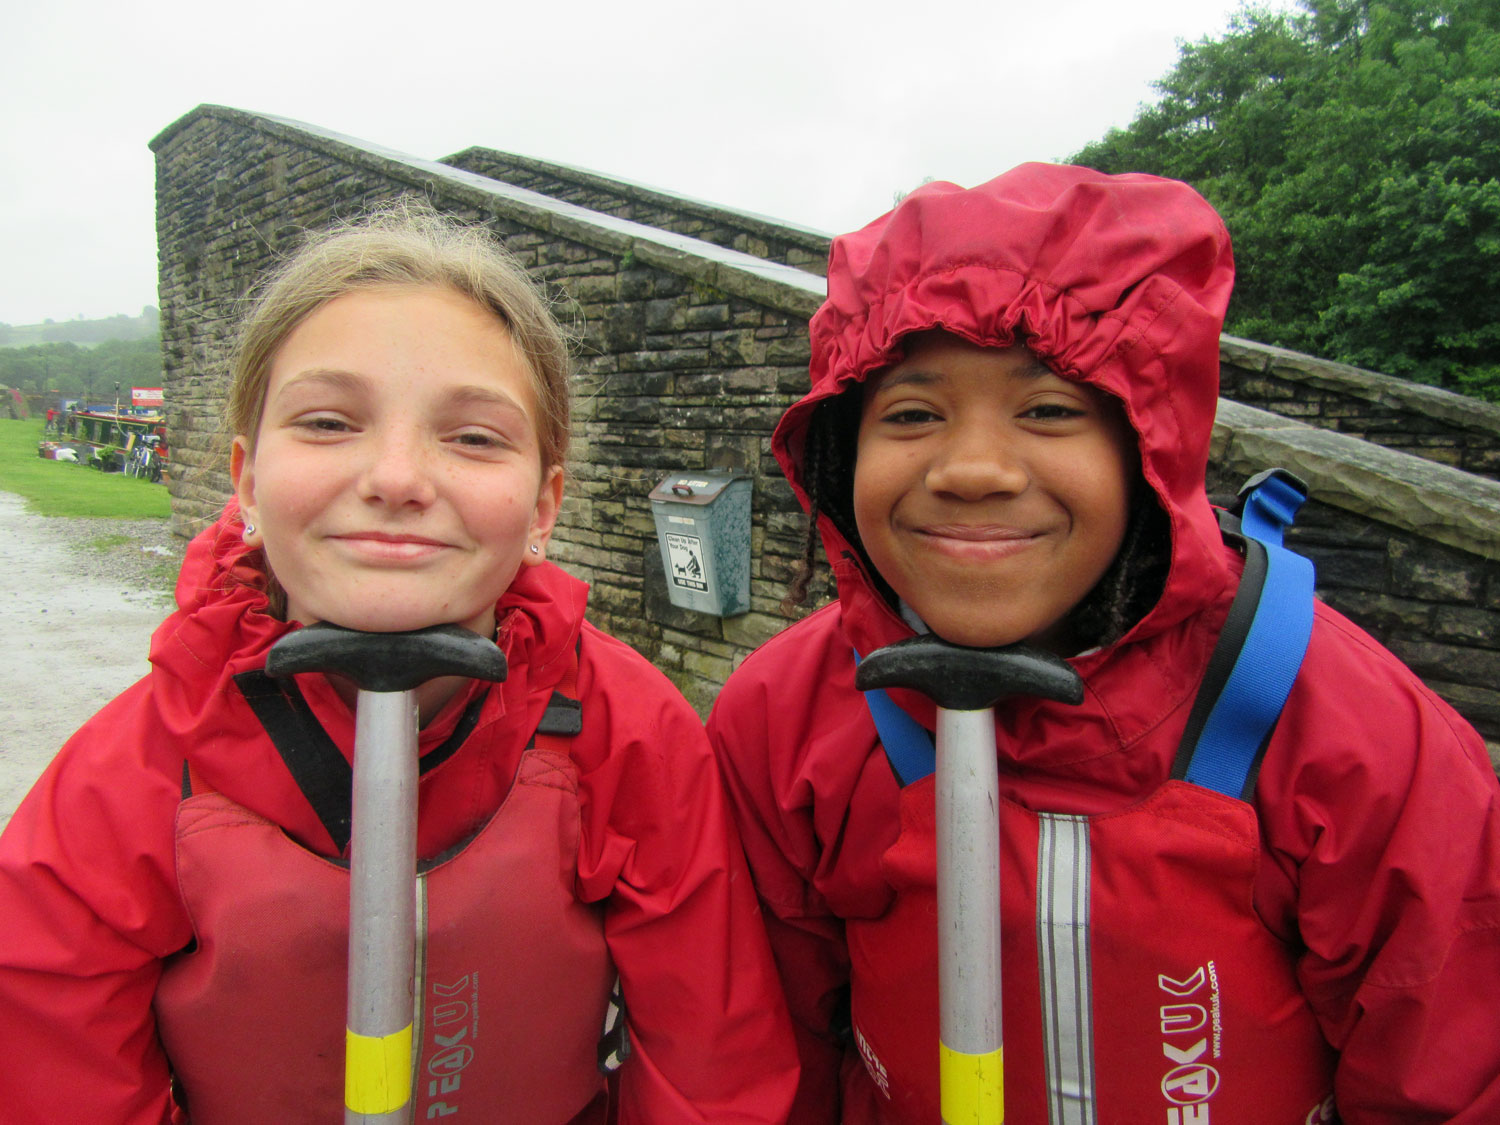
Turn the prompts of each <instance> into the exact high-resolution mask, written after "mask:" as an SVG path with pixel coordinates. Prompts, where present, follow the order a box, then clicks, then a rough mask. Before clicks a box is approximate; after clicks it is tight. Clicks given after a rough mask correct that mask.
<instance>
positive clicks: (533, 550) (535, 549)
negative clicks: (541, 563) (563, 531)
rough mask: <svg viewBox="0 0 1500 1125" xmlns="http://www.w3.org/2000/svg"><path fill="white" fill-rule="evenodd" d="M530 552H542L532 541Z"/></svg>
mask: <svg viewBox="0 0 1500 1125" xmlns="http://www.w3.org/2000/svg"><path fill="white" fill-rule="evenodd" d="M531 553H532V554H533V555H540V554H541V553H542V549H541V548H540V547H538V546H537V545H536V544H535V543H533V544H532V545H531Z"/></svg>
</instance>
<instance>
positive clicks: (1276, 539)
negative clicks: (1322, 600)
mask: <svg viewBox="0 0 1500 1125" xmlns="http://www.w3.org/2000/svg"><path fill="white" fill-rule="evenodd" d="M1240 495H1241V498H1242V500H1243V508H1242V510H1241V514H1240V521H1239V529H1238V531H1239V534H1240V535H1241V536H1243V537H1244V540H1245V573H1244V576H1243V577H1242V578H1241V580H1240V588H1239V591H1238V592H1237V593H1236V594H1235V598H1234V602H1233V603H1232V604H1231V606H1230V610H1229V618H1228V620H1227V621H1226V622H1225V625H1224V630H1223V632H1222V633H1221V634H1220V635H1219V640H1218V642H1217V644H1216V645H1215V646H1214V651H1213V655H1212V657H1210V659H1209V666H1208V671H1207V672H1206V673H1205V675H1204V678H1203V684H1202V686H1201V687H1200V688H1199V689H1198V697H1197V699H1196V700H1195V701H1194V703H1193V710H1192V712H1191V713H1190V715H1189V717H1188V725H1187V730H1186V731H1185V732H1184V733H1183V738H1182V743H1181V744H1180V746H1179V748H1178V757H1177V763H1176V765H1175V766H1174V768H1173V771H1172V776H1174V777H1180V778H1183V779H1185V780H1187V781H1190V782H1192V783H1193V784H1194V785H1202V786H1204V787H1205V788H1208V789H1213V790H1215V791H1216V792H1219V793H1223V794H1225V795H1227V796H1230V797H1238V798H1241V799H1243V800H1249V799H1250V795H1251V793H1252V791H1253V790H1254V787H1255V776H1254V775H1255V771H1256V769H1257V768H1258V767H1259V765H1260V759H1261V757H1262V755H1263V754H1264V753H1265V748H1266V744H1267V743H1268V742H1269V740H1270V736H1271V731H1272V730H1273V729H1274V728H1275V726H1276V720H1277V719H1278V718H1279V717H1280V715H1281V709H1282V707H1283V706H1285V704H1286V699H1287V696H1288V695H1289V694H1291V690H1292V683H1293V681H1294V680H1296V678H1297V672H1298V670H1299V669H1300V668H1301V667H1302V658H1303V656H1304V655H1306V653H1307V642H1308V640H1309V638H1310V637H1311V636H1312V623H1313V565H1312V563H1311V562H1310V561H1309V560H1308V559H1305V558H1303V557H1302V556H1301V555H1299V554H1296V553H1295V552H1293V551H1290V550H1288V549H1287V548H1286V547H1284V546H1282V535H1283V533H1284V531H1285V529H1286V528H1287V527H1289V526H1291V523H1292V521H1293V520H1294V519H1295V518H1296V515H1297V511H1298V509H1300V508H1301V507H1302V504H1303V501H1305V500H1306V499H1307V487H1306V486H1305V485H1304V484H1303V483H1302V482H1301V481H1299V480H1298V479H1297V478H1296V477H1294V476H1293V475H1292V474H1291V473H1288V472H1286V471H1285V470H1284V469H1271V470H1268V471H1267V472H1265V473H1261V474H1259V475H1258V476H1256V477H1253V478H1251V480H1249V481H1248V482H1247V483H1246V485H1245V487H1244V489H1242V490H1241V493H1240ZM1229 532H1230V534H1234V529H1233V527H1232V526H1231V527H1230V529H1229Z"/></svg>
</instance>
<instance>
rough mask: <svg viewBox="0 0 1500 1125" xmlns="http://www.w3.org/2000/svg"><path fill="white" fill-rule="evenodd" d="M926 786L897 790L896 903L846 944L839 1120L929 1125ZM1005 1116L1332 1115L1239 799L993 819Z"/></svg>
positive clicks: (1325, 1118)
mask: <svg viewBox="0 0 1500 1125" xmlns="http://www.w3.org/2000/svg"><path fill="white" fill-rule="evenodd" d="M933 786H934V780H933V778H932V776H931V775H929V776H928V777H926V778H923V779H922V780H920V781H917V782H915V783H913V784H911V785H909V786H907V787H906V788H905V789H903V790H902V792H901V834H900V836H899V837H898V838H897V840H896V842H895V844H893V845H892V846H891V847H890V849H889V850H888V851H887V852H886V853H885V855H884V857H883V860H882V870H883V873H884V875H885V878H886V879H887V880H888V881H889V883H890V885H891V886H892V888H894V890H895V893H896V898H895V901H894V902H893V904H892V905H891V907H890V909H889V910H888V911H886V913H885V914H883V915H882V916H881V917H879V918H877V919H871V920H857V919H849V920H848V922H847V924H846V933H847V937H848V944H849V956H850V962H851V968H850V979H851V994H852V1016H853V1024H854V1036H855V1043H856V1046H857V1047H858V1049H859V1052H860V1055H861V1057H862V1058H863V1060H864V1064H865V1066H864V1069H863V1071H861V1070H858V1069H852V1070H851V1069H848V1068H846V1071H845V1086H846V1089H845V1094H844V1118H843V1120H844V1121H845V1122H846V1123H855V1122H857V1123H862V1125H863V1123H869V1122H883V1123H884V1122H890V1123H897V1122H899V1123H907V1122H911V1123H922V1125H929V1123H931V1122H934V1121H939V1120H941V1117H940V1114H939V1095H938V1009H937V995H938V982H937V944H936V920H937V895H936V860H935V826H934V796H933V794H934V788H933ZM1000 824H1001V831H1000V835H1001V867H1002V871H1003V872H1004V876H1003V878H1002V886H1001V904H1002V905H1001V925H1002V937H1001V959H1002V966H1003V974H1004V976H1003V989H1002V1003H1003V1008H1004V1010H1003V1013H1002V1022H1003V1035H1004V1060H1005V1063H1004V1065H1005V1120H1006V1123H1007V1125H1044V1123H1051V1125H1064V1123H1077V1125H1092V1123H1096V1122H1105V1121H1130V1122H1142V1123H1148V1122H1157V1123H1161V1125H1213V1123H1215V1122H1218V1123H1227V1122H1249V1121H1254V1122H1257V1123H1262V1122H1264V1123H1268V1125H1269V1123H1282V1122H1285V1123H1288V1125H1292V1123H1295V1125H1328V1123H1330V1122H1334V1121H1336V1120H1337V1117H1336V1114H1335V1110H1334V1105H1333V1099H1332V1090H1333V1064H1334V1056H1333V1053H1332V1051H1331V1050H1330V1048H1329V1047H1328V1045H1327V1043H1326V1041H1325V1040H1324V1039H1323V1036H1322V1034H1321V1033H1320V1032H1319V1029H1318V1026H1317V1023H1316V1020H1315V1019H1314V1016H1313V1013H1312V1011H1311V1009H1310V1008H1309V1007H1308V1005H1307V1003H1306V1001H1305V1000H1304V998H1303V996H1302V993H1301V991H1300V990H1299V989H1298V986H1297V981H1296V979H1295V976H1294V972H1293V952H1292V950H1291V949H1290V948H1289V947H1288V946H1287V945H1286V944H1284V943H1283V942H1282V941H1280V940H1279V939H1278V938H1277V937H1276V936H1275V935H1274V934H1272V933H1271V932H1270V931H1269V930H1267V928H1266V927H1265V925H1264V924H1263V923H1262V922H1261V921H1260V919H1259V918H1258V916H1257V915H1256V913H1255V910H1254V908H1253V906H1252V889H1253V883H1254V879H1255V870H1256V864H1257V860H1258V850H1259V845H1258V837H1257V831H1256V818H1255V811H1254V809H1253V808H1252V807H1251V805H1250V804H1248V803H1246V802H1244V801H1238V800H1234V799H1232V798H1229V797H1225V796H1222V795H1220V794H1218V793H1215V792H1212V791H1210V790H1208V789H1204V788H1200V787H1198V786H1195V785H1191V784H1188V783H1186V782H1182V781H1168V782H1167V783H1166V784H1165V785H1164V786H1162V788H1161V789H1159V790H1157V792H1156V793H1154V794H1153V795H1152V796H1151V797H1149V798H1147V799H1146V800H1144V801H1142V802H1140V803H1138V804H1135V805H1132V806H1130V807H1128V808H1125V809H1123V810H1120V811H1118V812H1114V813H1109V814H1105V815H1098V816H1071V815H1067V816H1064V815H1057V814H1048V813H1037V812H1034V811H1032V810H1029V809H1025V808H1022V807H1020V806H1018V805H1014V804H1012V803H1009V802H1006V803H1005V804H1004V805H1003V807H1002V809H1001V817H1000Z"/></svg>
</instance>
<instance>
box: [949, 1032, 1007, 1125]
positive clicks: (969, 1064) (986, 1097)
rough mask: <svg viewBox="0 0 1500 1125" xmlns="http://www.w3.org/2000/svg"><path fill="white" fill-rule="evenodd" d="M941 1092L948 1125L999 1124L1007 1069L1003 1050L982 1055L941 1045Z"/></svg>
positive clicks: (1003, 1112) (1003, 1103)
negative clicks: (1002, 1059)
mask: <svg viewBox="0 0 1500 1125" xmlns="http://www.w3.org/2000/svg"><path fill="white" fill-rule="evenodd" d="M938 1051H939V1052H940V1054H941V1067H942V1069H941V1071H940V1072H939V1079H938V1081H939V1091H940V1097H941V1098H942V1107H943V1120H944V1121H945V1122H946V1123H947V1125H999V1123H1000V1122H1002V1121H1004V1120H1005V1066H1004V1063H1003V1062H1002V1061H1001V1058H1000V1048H999V1047H996V1048H995V1049H994V1050H993V1051H986V1052H985V1053H984V1054H982V1055H970V1054H966V1053H965V1052H963V1051H955V1050H953V1049H952V1048H951V1047H949V1046H948V1045H947V1044H946V1043H939V1044H938Z"/></svg>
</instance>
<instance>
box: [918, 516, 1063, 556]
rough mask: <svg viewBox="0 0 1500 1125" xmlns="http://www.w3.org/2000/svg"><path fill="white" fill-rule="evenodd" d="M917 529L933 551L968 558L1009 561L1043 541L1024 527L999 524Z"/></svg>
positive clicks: (946, 525)
mask: <svg viewBox="0 0 1500 1125" xmlns="http://www.w3.org/2000/svg"><path fill="white" fill-rule="evenodd" d="M914 530H915V531H916V533H917V535H918V536H920V537H921V538H922V540H923V542H925V543H927V545H928V546H929V547H931V548H932V549H934V550H936V551H938V552H939V553H941V554H946V555H953V556H955V557H957V558H964V559H1002V558H1009V557H1010V556H1011V555H1015V554H1019V553H1020V552H1022V551H1024V550H1026V549H1027V548H1028V547H1030V546H1032V545H1033V544H1035V543H1036V542H1037V540H1038V539H1039V538H1040V536H1039V535H1038V534H1037V533H1035V532H1031V531H1026V530H1023V529H1022V528H1018V527H1007V526H997V525H980V526H973V525H968V524H929V525H927V526H925V527H919V528H916V529H914Z"/></svg>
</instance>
